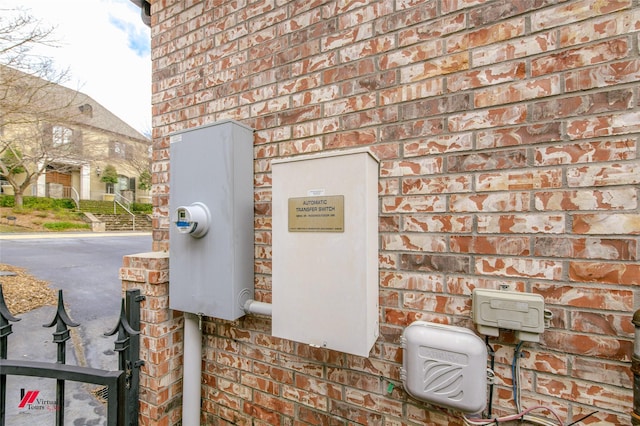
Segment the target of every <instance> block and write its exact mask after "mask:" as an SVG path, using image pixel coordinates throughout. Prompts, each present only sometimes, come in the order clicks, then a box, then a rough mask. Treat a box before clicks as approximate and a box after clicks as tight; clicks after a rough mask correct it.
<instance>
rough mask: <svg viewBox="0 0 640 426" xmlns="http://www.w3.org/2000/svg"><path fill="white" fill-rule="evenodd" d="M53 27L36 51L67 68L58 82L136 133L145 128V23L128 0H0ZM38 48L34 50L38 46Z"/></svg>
mask: <svg viewBox="0 0 640 426" xmlns="http://www.w3.org/2000/svg"><path fill="white" fill-rule="evenodd" d="M1 2H2V3H1V5H0V8H1V9H4V10H11V9H17V8H21V9H23V10H24V11H25V12H26V13H28V14H30V15H31V16H33V17H34V18H35V19H36V20H38V21H40V22H41V23H42V25H44V26H45V27H49V28H54V30H53V34H52V38H53V39H55V44H56V47H47V48H41V49H43V50H42V52H41V54H43V55H45V56H47V57H49V58H51V59H52V60H53V61H54V66H55V67H56V69H60V70H65V69H68V70H69V75H70V79H69V80H68V81H66V82H64V83H63V84H64V85H65V86H67V87H69V88H71V89H74V90H79V91H80V92H82V93H84V94H85V95H88V96H90V97H92V98H93V99H94V100H95V101H97V102H98V103H100V104H101V105H102V106H103V107H105V108H107V109H108V110H109V111H111V112H112V113H113V114H115V115H116V116H117V117H118V118H120V119H121V120H123V121H124V122H126V123H127V124H129V125H130V126H131V127H133V128H134V129H136V130H138V131H139V132H140V133H142V134H144V135H147V136H149V135H150V133H151V58H150V40H151V36H150V29H149V27H147V26H146V25H145V24H144V23H143V22H142V19H141V17H140V9H139V8H138V7H137V6H136V5H135V4H133V3H132V2H131V1H130V0H1ZM39 53H40V52H39Z"/></svg>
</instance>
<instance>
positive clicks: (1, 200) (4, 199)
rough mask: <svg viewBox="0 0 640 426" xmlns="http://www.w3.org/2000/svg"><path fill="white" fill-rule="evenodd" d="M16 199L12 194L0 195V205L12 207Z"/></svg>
mask: <svg viewBox="0 0 640 426" xmlns="http://www.w3.org/2000/svg"><path fill="white" fill-rule="evenodd" d="M15 205H16V199H15V197H14V196H13V195H0V207H13V206H15Z"/></svg>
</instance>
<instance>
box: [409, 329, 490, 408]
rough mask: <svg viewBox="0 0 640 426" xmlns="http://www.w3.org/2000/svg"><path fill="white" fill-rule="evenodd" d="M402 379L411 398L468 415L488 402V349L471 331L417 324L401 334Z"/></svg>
mask: <svg viewBox="0 0 640 426" xmlns="http://www.w3.org/2000/svg"><path fill="white" fill-rule="evenodd" d="M401 342H402V348H403V352H402V369H401V371H400V377H401V379H402V383H403V385H404V388H405V390H406V391H407V393H408V394H409V395H411V396H412V397H414V398H416V399H419V400H421V401H426V402H429V403H431V404H434V405H438V406H442V407H447V408H451V409H454V410H458V411H462V412H465V413H478V412H480V411H482V410H484V408H485V406H486V403H487V347H486V345H485V343H484V342H483V341H482V339H481V338H480V337H478V336H476V335H475V334H474V333H473V332H472V331H471V330H468V329H466V328H462V327H456V326H452V325H443V324H435V323H429V322H425V321H416V322H414V323H412V324H411V325H409V326H408V327H407V328H406V329H405V330H404V332H403V333H402V338H401Z"/></svg>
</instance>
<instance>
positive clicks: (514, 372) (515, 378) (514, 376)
mask: <svg viewBox="0 0 640 426" xmlns="http://www.w3.org/2000/svg"><path fill="white" fill-rule="evenodd" d="M523 344H524V342H523V341H520V342H518V344H517V345H516V349H515V350H514V351H513V361H512V362H511V380H512V384H511V385H512V387H511V389H512V392H513V402H514V404H515V405H516V411H517V412H521V411H522V408H521V407H522V404H521V402H520V392H521V385H520V380H519V379H520V362H519V360H520V358H521V356H522V352H521V351H520V349H521V348H522V345H523Z"/></svg>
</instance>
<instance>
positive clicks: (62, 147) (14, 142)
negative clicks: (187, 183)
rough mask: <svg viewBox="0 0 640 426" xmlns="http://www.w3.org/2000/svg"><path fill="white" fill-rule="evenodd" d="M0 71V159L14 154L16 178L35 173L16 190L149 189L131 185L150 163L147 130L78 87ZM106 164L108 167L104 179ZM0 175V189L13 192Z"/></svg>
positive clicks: (100, 193) (92, 195)
mask: <svg viewBox="0 0 640 426" xmlns="http://www.w3.org/2000/svg"><path fill="white" fill-rule="evenodd" d="M1 75H2V87H3V93H6V94H7V96H5V97H4V99H3V107H4V108H3V117H2V119H3V120H2V127H1V133H0V140H1V141H2V148H3V159H5V160H6V159H7V158H8V157H6V155H11V156H12V157H9V158H15V157H19V158H20V160H19V162H20V163H21V166H22V168H19V169H18V173H15V174H16V176H14V177H15V178H16V180H17V181H18V182H23V181H24V180H25V179H24V178H25V177H26V176H27V175H34V178H35V181H33V182H31V184H29V185H28V186H26V187H25V188H24V191H23V195H30V196H40V197H45V196H47V197H54V198H60V197H65V198H74V199H76V200H79V199H82V200H89V199H92V200H100V199H103V198H109V196H113V194H115V193H120V194H121V195H123V196H124V197H126V198H128V199H129V200H130V201H139V199H140V198H142V200H143V201H147V202H148V195H149V193H148V190H146V189H144V190H140V189H139V188H138V186H139V185H138V181H139V178H140V176H141V174H146V173H147V172H148V171H149V166H150V157H151V142H150V140H149V139H148V138H147V137H145V136H143V135H142V134H140V133H139V132H138V131H136V130H135V129H133V128H132V127H131V126H129V125H128V124H127V123H125V122H124V121H123V120H121V119H120V118H118V117H116V116H115V115H114V114H112V113H111V112H110V111H109V110H107V109H106V108H104V107H103V106H102V105H100V104H99V103H98V102H96V101H95V100H94V99H92V98H91V97H89V96H87V95H85V94H83V93H81V92H78V91H75V90H72V89H69V88H67V87H64V86H62V85H60V84H54V83H51V82H47V81H45V80H43V79H40V78H37V77H34V76H31V75H28V74H26V73H23V72H20V71H18V70H15V69H12V68H8V67H3V68H2V70H1ZM25 94H28V95H29V98H28V99H25V98H26V95H25ZM20 97H22V99H18V98H20ZM7 105H10V106H13V107H14V110H12V111H9V109H10V108H8V107H7ZM107 170H110V171H113V170H115V179H114V180H112V181H111V182H106V181H105V179H104V173H105V171H107ZM36 171H37V173H36ZM8 174H11V173H7V175H8ZM35 175H37V176H35ZM4 178H5V180H4V182H3V183H4V184H3V185H2V188H3V192H4V193H11V194H12V193H13V192H14V188H13V187H12V186H11V185H9V184H8V183H9V182H7V179H8V176H4ZM136 198H138V200H136Z"/></svg>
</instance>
